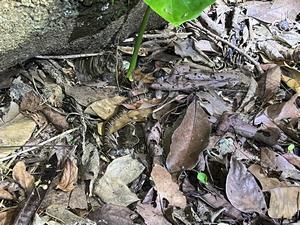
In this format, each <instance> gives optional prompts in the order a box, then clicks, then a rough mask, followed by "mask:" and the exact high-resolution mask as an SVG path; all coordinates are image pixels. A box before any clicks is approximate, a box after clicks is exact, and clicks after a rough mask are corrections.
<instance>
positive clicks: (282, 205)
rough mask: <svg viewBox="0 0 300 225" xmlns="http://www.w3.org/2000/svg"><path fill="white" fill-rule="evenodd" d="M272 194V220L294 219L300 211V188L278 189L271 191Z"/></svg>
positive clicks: (269, 212)
mask: <svg viewBox="0 0 300 225" xmlns="http://www.w3.org/2000/svg"><path fill="white" fill-rule="evenodd" d="M270 193H271V198H270V207H269V209H268V214H269V216H270V217H272V218H286V219H292V217H293V216H294V215H295V214H296V212H297V211H298V210H299V205H300V199H299V194H300V187H278V188H274V189H271V190H270Z"/></svg>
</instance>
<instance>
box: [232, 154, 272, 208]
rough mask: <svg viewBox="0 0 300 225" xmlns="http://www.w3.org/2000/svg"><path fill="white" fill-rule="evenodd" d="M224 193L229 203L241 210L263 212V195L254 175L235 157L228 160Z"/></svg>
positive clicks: (265, 206)
mask: <svg viewBox="0 0 300 225" xmlns="http://www.w3.org/2000/svg"><path fill="white" fill-rule="evenodd" d="M226 194H227V197H228V200H229V201H230V203H231V204H232V205H233V206H234V207H235V208H237V209H238V210H240V211H242V212H245V213H249V212H258V213H263V212H264V211H265V210H266V208H267V205H266V202H265V199H264V195H263V193H262V191H261V190H260V187H259V186H258V184H257V183H256V181H255V179H254V177H253V176H252V174H251V173H249V172H248V171H247V168H246V167H245V166H244V165H243V164H242V163H241V162H239V161H238V160H236V159H235V158H231V161H230V169H229V172H228V176H227V179H226Z"/></svg>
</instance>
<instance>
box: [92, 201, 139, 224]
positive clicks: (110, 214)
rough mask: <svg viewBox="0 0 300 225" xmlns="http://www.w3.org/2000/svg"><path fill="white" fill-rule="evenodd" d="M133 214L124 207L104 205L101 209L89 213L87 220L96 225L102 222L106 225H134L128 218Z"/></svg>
mask: <svg viewBox="0 0 300 225" xmlns="http://www.w3.org/2000/svg"><path fill="white" fill-rule="evenodd" d="M134 214H135V213H134V212H133V211H131V210H130V209H128V208H127V207H124V206H119V205H112V204H105V205H104V206H103V207H102V208H100V209H97V210H96V211H94V212H92V213H90V214H89V215H88V218H89V219H90V220H92V221H95V222H97V224H102V221H105V222H104V223H106V224H108V225H110V224H111V225H134V224H135V223H133V221H132V219H131V218H130V216H132V215H134Z"/></svg>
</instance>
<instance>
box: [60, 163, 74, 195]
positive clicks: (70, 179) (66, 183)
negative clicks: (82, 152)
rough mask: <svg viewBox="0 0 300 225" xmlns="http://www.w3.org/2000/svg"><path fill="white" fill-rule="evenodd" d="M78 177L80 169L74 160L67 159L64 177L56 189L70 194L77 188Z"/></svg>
mask: <svg viewBox="0 0 300 225" xmlns="http://www.w3.org/2000/svg"><path fill="white" fill-rule="evenodd" d="M77 176H78V168H77V166H76V163H75V161H74V160H71V159H69V158H68V159H67V160H66V164H65V167H64V170H63V175H62V177H61V179H60V181H59V183H58V184H57V186H56V188H58V189H60V190H62V191H65V192H70V191H72V190H73V189H74V188H75V185H76V182H77Z"/></svg>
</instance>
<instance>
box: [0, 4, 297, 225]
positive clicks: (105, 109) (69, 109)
mask: <svg viewBox="0 0 300 225" xmlns="http://www.w3.org/2000/svg"><path fill="white" fill-rule="evenodd" d="M299 12H300V2H299V1H297V0H273V1H266V2H265V1H246V2H240V1H231V0H230V1H229V0H228V1H225V0H224V1H223V0H217V1H216V3H215V4H214V5H212V6H211V7H210V8H209V9H207V10H206V11H205V12H204V13H203V14H202V15H201V16H200V17H199V18H198V19H197V20H194V21H191V22H187V23H185V24H184V25H182V26H180V27H178V28H174V27H172V26H168V27H166V28H165V29H164V30H153V31H148V32H147V33H146V34H145V36H144V39H143V44H142V48H141V49H140V52H139V63H138V68H137V69H136V70H135V71H134V74H133V77H134V81H133V82H129V81H128V80H126V78H125V76H126V70H127V69H128V67H129V62H130V57H131V55H132V52H133V40H134V38H129V39H127V40H125V41H123V42H120V43H119V45H118V46H116V47H112V48H110V49H106V50H103V52H101V53H96V54H95V53H93V54H85V55H58V56H38V57H36V58H34V59H32V60H29V61H28V62H27V63H26V64H24V65H23V69H22V70H21V71H20V72H19V73H18V74H15V76H13V77H12V78H11V80H9V88H6V89H2V90H1V92H0V103H1V105H0V109H1V111H0V116H1V120H0V162H1V164H0V170H1V180H0V199H1V206H0V207H1V212H0V225H6V224H22V225H23V224H34V225H40V224H57V225H58V224H70V225H71V224H72V225H73V224H101V225H102V224H109V225H119V224H120V225H133V224H146V225H170V224H185V225H196V224H220V225H221V224H222V225H224V224H257V225H262V224H265V225H266V224H297V223H298V222H299V219H300V218H299V208H300V206H299V205H300V197H299V194H300V170H299V169H300V156H299V154H300V120H299V118H300V45H299V44H300V23H299V19H300V17H299ZM3 82H4V81H3ZM5 82H8V81H5ZM32 221H33V222H32Z"/></svg>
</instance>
